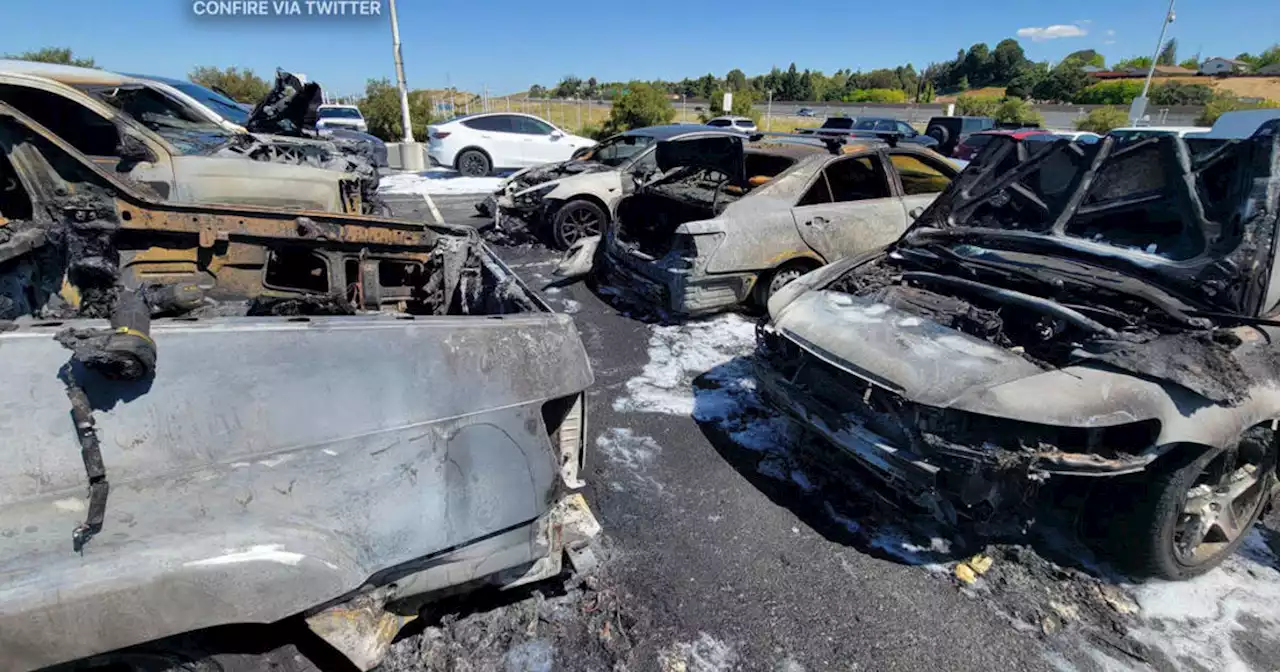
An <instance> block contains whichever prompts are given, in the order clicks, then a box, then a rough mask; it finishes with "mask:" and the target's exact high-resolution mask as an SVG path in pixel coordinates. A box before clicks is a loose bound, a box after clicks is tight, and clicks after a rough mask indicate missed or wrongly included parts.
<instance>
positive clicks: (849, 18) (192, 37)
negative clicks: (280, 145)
mask: <svg viewBox="0 0 1280 672" xmlns="http://www.w3.org/2000/svg"><path fill="white" fill-rule="evenodd" d="M195 1H196V0H3V1H2V2H0V26H3V28H2V29H0V30H2V31H3V33H5V34H4V39H3V40H2V41H0V44H3V47H0V48H2V49H3V50H4V51H5V52H10V53H13V52H21V51H25V50H28V49H37V48H40V47H45V46H65V47H71V48H72V49H73V50H74V52H75V53H76V54H77V55H81V56H92V57H93V58H95V59H96V60H97V62H98V64H99V65H101V66H103V67H106V68H109V69H112V70H119V71H126V72H140V73H145V74H155V75H167V76H175V77H182V76H185V74H186V73H187V72H189V71H190V70H191V69H192V68H193V67H194V66H198V65H218V66H230V65H238V66H241V67H249V68H252V69H253V70H255V71H256V72H258V73H259V74H260V75H269V74H270V73H272V72H273V71H274V70H275V68H276V66H282V67H284V68H286V69H291V70H293V71H295V72H303V73H306V74H307V75H308V76H309V77H311V78H312V79H314V80H316V81H319V82H320V83H321V84H322V85H324V87H325V89H326V90H327V91H329V92H331V93H334V94H347V93H357V92H359V91H361V90H363V88H364V82H365V80H366V79H368V78H370V77H392V78H393V77H394V74H395V69H394V64H393V61H392V55H391V46H390V44H391V39H390V33H391V30H390V24H389V20H388V18H387V14H386V6H385V2H384V3H383V14H382V16H380V17H371V18H363V17H346V18H336V17H329V18H319V17H306V18H297V17H271V18H261V17H244V16H240V17H219V18H208V17H199V16H196V15H195V13H194V11H193V2H195ZM398 4H399V15H400V29H401V37H402V40H403V43H404V47H403V50H404V58H405V70H406V74H407V77H408V80H409V84H410V86H411V87H414V88H440V87H443V86H445V85H446V84H452V85H453V86H457V87H458V88H460V89H469V90H473V91H478V90H479V89H480V87H481V86H483V85H487V86H488V87H489V90H490V92H491V94H493V95H500V94H502V93H508V92H512V91H521V90H524V89H525V88H526V87H528V85H529V84H532V83H541V84H544V85H551V84H554V83H555V82H556V81H558V80H559V79H560V77H561V76H563V75H566V74H570V73H572V74H576V75H578V76H580V77H583V78H586V77H589V76H595V77H597V78H599V79H601V80H602V81H605V80H621V79H631V78H640V79H652V78H664V79H679V78H681V77H684V76H690V77H696V76H698V75H700V74H705V73H707V72H712V73H715V74H716V75H719V76H723V75H724V73H726V72H728V71H729V70H730V69H732V68H735V67H737V68H741V69H743V70H744V71H745V72H746V73H747V74H748V75H754V74H759V73H762V72H766V71H768V69H769V68H770V67H772V66H774V65H777V66H779V67H782V68H785V67H786V66H787V65H788V64H789V63H791V62H792V61H794V62H795V63H796V64H797V65H798V67H800V68H801V69H803V68H806V67H808V68H813V69H819V70H823V71H825V72H828V73H829V72H831V71H834V70H836V69H839V68H842V67H850V68H854V69H859V68H861V69H863V70H869V69H872V68H877V67H885V66H894V65H898V64H901V63H904V62H911V63H913V64H915V66H916V67H917V68H920V67H922V66H924V65H925V64H926V63H928V62H929V61H938V60H946V59H950V58H952V57H954V55H955V52H956V50H957V49H959V48H962V47H963V48H967V47H968V46H969V45H971V44H973V43H975V42H987V43H988V44H989V45H991V46H995V43H996V42H998V41H1000V40H1001V39H1003V38H1005V37H1015V36H1017V35H1018V31H1019V30H1022V31H1023V32H1024V35H1026V37H1021V38H1019V41H1020V42H1021V43H1022V44H1023V47H1024V48H1025V49H1026V52H1027V55H1028V56H1029V57H1030V58H1032V59H1035V60H1050V61H1052V60H1056V59H1059V58H1061V57H1062V56H1064V55H1066V54H1067V53H1070V52H1071V51H1074V50H1076V49H1087V48H1093V49H1097V50H1099V51H1100V52H1102V53H1103V54H1104V55H1106V57H1107V59H1108V61H1113V60H1117V59H1119V58H1123V57H1130V56H1136V55H1143V54H1147V55H1149V54H1150V53H1151V52H1152V51H1153V49H1154V47H1155V41H1156V37H1157V34H1158V32H1159V28H1160V24H1159V21H1160V17H1161V16H1162V15H1163V13H1164V11H1165V8H1166V7H1167V0H1105V1H1104V0H1075V1H1074V2H1036V1H1034V0H979V1H978V2H971V3H965V2H957V1H956V0H916V1H915V2H911V3H905V4H904V3H894V2H849V1H848V0H844V1H842V2H828V1H826V0H809V1H807V2H803V3H799V4H797V5H792V7H794V9H791V8H788V7H787V6H786V5H785V3H779V2H777V0H769V1H765V0H735V1H734V2H728V3H724V2H715V3H711V2H706V3H695V4H694V5H685V4H683V3H677V2H671V1H670V0H649V1H648V2H647V3H621V2H610V1H608V0H606V1H604V2H601V1H599V0H596V1H594V2H584V1H582V0H562V1H561V2H551V3H547V2H529V1H527V0H520V1H517V0H485V1H481V2H469V3H468V2H452V3H440V2H428V1H427V0H399V3H398ZM726 9H727V10H729V11H725V10H726ZM964 9H969V10H971V11H969V12H966V11H964ZM303 11H306V7H305V2H304V5H303ZM1177 17H1178V18H1177V21H1176V22H1175V23H1174V24H1173V25H1172V26H1171V27H1170V35H1171V36H1174V37H1177V38H1178V42H1179V45H1180V48H1179V55H1180V57H1181V58H1186V57H1187V56H1189V55H1191V54H1193V53H1195V52H1196V51H1197V50H1199V51H1200V53H1201V54H1202V55H1203V56H1204V57H1208V56H1218V55H1221V56H1234V55H1236V54H1237V53H1239V52H1241V51H1251V52H1257V51H1260V50H1262V49H1264V48H1265V47H1267V46H1269V45H1270V44H1271V43H1273V42H1275V41H1277V40H1278V39H1280V34H1277V33H1276V32H1275V27H1276V26H1278V25H1280V1H1277V0H1220V1H1217V2H1208V1H1207V0H1182V2H1180V3H1179V6H1178V8H1177ZM1049 26H1056V28H1054V29H1052V30H1048V31H1040V32H1037V31H1035V30H1034V29H1046V28H1048V27H1049ZM1028 29H1032V30H1030V32H1028ZM1058 35H1061V36H1058ZM1032 36H1035V37H1037V38H1038V39H1034V40H1033V39H1032ZM1045 38H1051V39H1045Z"/></svg>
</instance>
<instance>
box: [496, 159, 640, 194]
mask: <svg viewBox="0 0 1280 672" xmlns="http://www.w3.org/2000/svg"><path fill="white" fill-rule="evenodd" d="M609 170H617V169H616V168H613V167H611V166H608V165H605V164H603V163H600V162H598V161H587V160H583V159H569V160H568V161H558V162H556V163H548V164H545V165H541V166H534V167H532V168H526V169H524V170H522V171H520V172H518V173H514V174H512V175H511V177H510V178H509V180H510V182H512V183H514V184H516V185H518V186H519V187H520V188H525V187H531V186H534V185H537V184H543V183H545V182H551V181H552V180H560V179H564V178H566V177H572V176H574V175H582V174H585V173H602V172H605V171H609Z"/></svg>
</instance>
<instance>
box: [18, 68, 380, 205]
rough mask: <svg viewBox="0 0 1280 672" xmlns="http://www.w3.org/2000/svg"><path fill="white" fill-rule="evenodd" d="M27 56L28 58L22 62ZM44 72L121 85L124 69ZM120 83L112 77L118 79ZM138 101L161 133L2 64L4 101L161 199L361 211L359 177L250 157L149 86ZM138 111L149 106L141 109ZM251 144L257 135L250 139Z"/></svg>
mask: <svg viewBox="0 0 1280 672" xmlns="http://www.w3.org/2000/svg"><path fill="white" fill-rule="evenodd" d="M21 63H25V62H21ZM33 66H38V67H39V68H41V71H42V72H46V73H52V72H53V71H55V70H59V71H61V72H62V74H58V75H56V76H58V77H60V78H65V79H72V78H77V77H79V78H83V81H81V82H80V84H79V85H80V86H93V85H94V83H95V82H98V83H103V84H104V85H108V86H113V85H114V86H120V85H122V84H123V82H122V81H121V76H120V75H116V74H113V73H109V72H105V71H101V70H92V69H88V68H72V67H71V66H58V65H51V64H28V65H24V66H21V67H22V68H28V67H33ZM113 83H114V84H113ZM143 93H144V94H147V95H145V96H143V97H142V98H141V99H139V101H138V102H139V103H146V104H151V103H154V104H155V109H156V110H157V112H156V113H155V115H154V116H153V117H151V120H152V123H153V124H154V125H156V126H157V128H159V127H164V128H166V129H174V132H168V131H166V132H164V133H161V132H158V131H155V130H152V129H151V128H148V127H147V126H146V125H144V124H143V123H141V122H140V121H139V120H138V119H137V118H135V115H134V114H126V113H124V112H122V111H120V110H119V109H117V108H115V107H113V106H112V105H110V104H108V103H106V102H105V101H103V100H102V99H100V98H99V97H98V96H96V95H92V94H90V93H87V92H85V91H82V90H80V89H78V88H75V87H72V86H69V85H67V84H64V83H62V82H60V81H58V80H55V79H53V78H52V77H49V76H44V75H37V74H31V73H29V72H23V71H21V68H15V67H8V63H0V102H5V103H8V104H10V105H12V106H14V107H15V108H17V109H19V110H21V111H23V112H25V113H27V114H28V115H30V116H31V117H32V118H33V119H35V120H36V121H37V122H38V123H40V124H41V125H43V126H44V127H45V128H48V129H49V130H50V131H52V132H53V134H54V135H56V136H58V137H60V138H62V139H63V140H64V141H66V142H67V143H69V144H70V145H71V146H72V147H74V148H76V149H77V150H78V151H80V152H81V153H83V154H85V155H86V156H91V157H93V158H94V160H95V161H98V162H99V163H100V164H101V165H103V166H106V167H108V168H109V169H110V170H113V171H117V172H119V173H122V174H123V175H125V176H127V177H129V179H131V180H133V181H135V182H137V183H139V184H142V185H143V186H144V187H145V188H147V189H150V190H152V191H153V192H154V193H155V194H157V195H158V196H160V197H162V198H167V199H170V200H174V201H179V202H184V203H241V204H249V205H270V206H274V207H288V208H295V209H305V210H321V211H328V212H350V213H360V212H362V211H363V209H364V206H363V200H362V197H361V194H362V191H363V187H364V185H363V184H362V182H361V178H360V177H359V176H356V175H348V174H345V173H343V172H339V171H336V170H326V169H324V168H319V167H315V166H311V165H291V164H289V163H273V162H259V161H247V160H246V157H245V156H244V155H242V154H240V153H237V152H236V151H235V149H236V148H237V147H239V145H229V144H228V140H227V134H226V133H225V132H224V131H223V130H222V129H221V128H219V127H217V126H216V125H214V124H210V123H208V122H207V121H206V120H205V119H204V118H203V117H201V116H198V115H197V114H196V113H195V112H194V111H192V110H189V109H186V108H184V107H182V106H179V105H173V104H169V99H167V98H166V97H164V96H162V95H159V94H154V95H152V93H151V91H150V90H149V89H148V90H146V91H143ZM137 114H138V116H146V113H143V112H138V113H137ZM245 142H247V143H249V145H250V146H252V145H253V143H255V142H257V141H256V140H255V139H253V138H247V139H246V140H245Z"/></svg>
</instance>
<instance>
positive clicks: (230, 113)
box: [173, 82, 249, 126]
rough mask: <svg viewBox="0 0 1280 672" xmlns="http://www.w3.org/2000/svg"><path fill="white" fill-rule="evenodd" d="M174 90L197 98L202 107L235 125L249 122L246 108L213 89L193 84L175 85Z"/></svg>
mask: <svg viewBox="0 0 1280 672" xmlns="http://www.w3.org/2000/svg"><path fill="white" fill-rule="evenodd" d="M173 88H175V89H177V90H179V91H181V92H183V93H185V94H187V95H188V96H191V97H192V98H195V99H196V100H197V101H198V102H199V103H200V104H201V105H204V106H205V107H207V108H209V109H210V110H213V111H214V113H215V114H217V115H218V116H220V117H222V118H223V119H226V120H227V121H230V122H231V123H233V124H239V125H241V126H244V125H245V124H246V123H248V122H249V113H248V112H246V111H245V110H244V108H242V107H240V105H239V104H238V103H236V101H234V100H232V99H230V98H228V97H226V96H224V95H222V94H221V93H218V92H217V91H214V90H213V89H207V88H205V87H203V86H200V85H199V84H195V83H191V82H188V83H186V84H175V85H174V86H173Z"/></svg>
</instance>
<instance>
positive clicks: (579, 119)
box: [578, 100, 582, 130]
mask: <svg viewBox="0 0 1280 672" xmlns="http://www.w3.org/2000/svg"><path fill="white" fill-rule="evenodd" d="M578 129H579V130H581V129H582V101H581V100H579V101H578Z"/></svg>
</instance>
